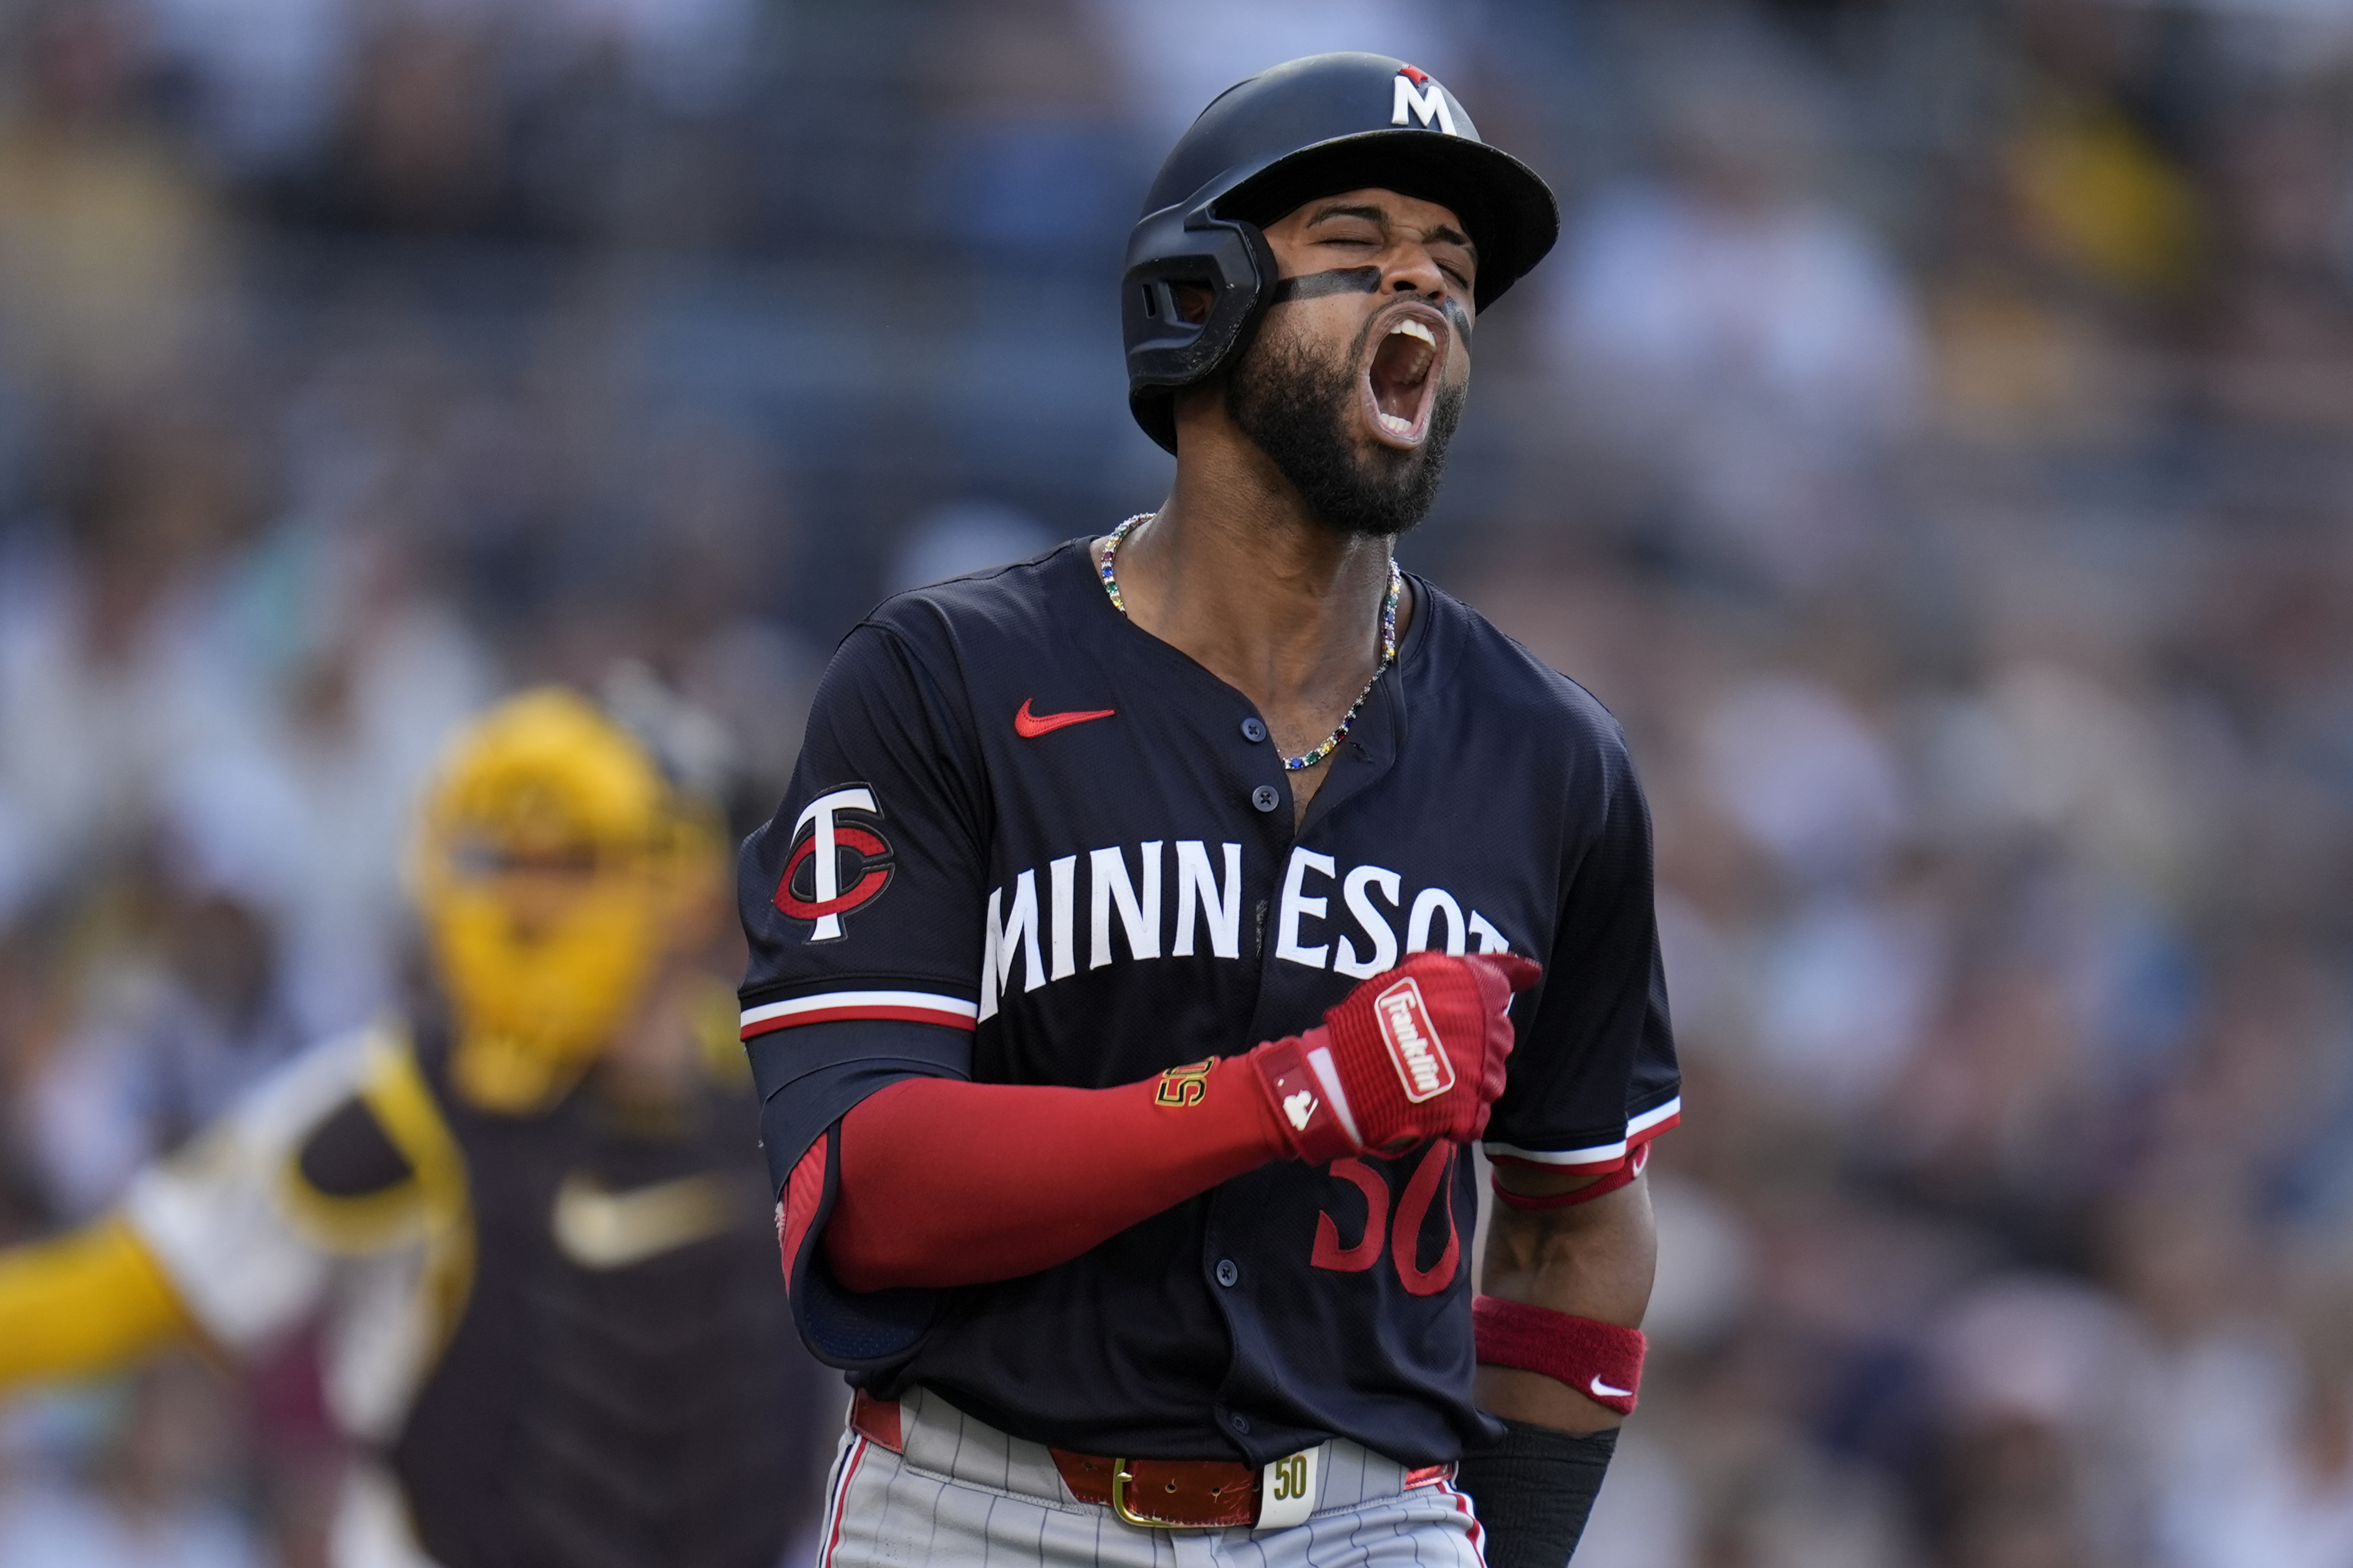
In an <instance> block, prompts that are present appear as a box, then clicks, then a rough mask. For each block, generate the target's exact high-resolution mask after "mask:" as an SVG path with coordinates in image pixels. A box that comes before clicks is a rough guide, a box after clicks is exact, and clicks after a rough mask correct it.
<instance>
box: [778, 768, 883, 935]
mask: <svg viewBox="0 0 2353 1568" xmlns="http://www.w3.org/2000/svg"><path fill="white" fill-rule="evenodd" d="M844 812H856V813H858V814H859V815H860V816H869V817H874V818H877V819H880V818H881V815H882V808H881V805H878V804H876V802H875V799H874V792H873V791H872V790H871V789H869V788H867V787H866V786H865V785H864V784H847V785H844V786H843V787H842V788H840V789H837V790H830V791H828V792H827V793H826V794H824V795H819V796H818V797H817V798H816V799H815V800H813V801H811V802H809V803H808V805H807V808H806V809H804V810H803V811H802V812H801V816H800V820H799V821H798V822H797V823H795V824H794V825H793V847H792V852H791V853H790V854H788V855H786V857H785V872H784V875H783V876H781V877H779V878H777V879H776V908H777V910H780V911H781V912H783V913H785V914H787V915H790V916H791V917H792V918H793V919H795V920H797V921H815V922H816V929H815V930H814V931H810V932H809V937H808V939H809V941H811V942H839V941H840V940H841V938H842V935H843V934H844V933H843V931H842V929H841V917H842V916H844V915H846V914H848V913H849V912H850V911H851V910H855V909H858V908H859V907H860V906H861V905H864V904H868V903H871V902H872V901H873V900H876V899H877V898H880V897H881V893H882V889H884V888H887V887H889V886H890V885H891V873H892V869H893V868H894V867H895V861H894V859H893V858H892V853H891V842H890V840H888V839H886V838H884V837H882V835H881V834H880V833H878V832H876V831H875V830H874V829H872V828H871V827H861V826H857V825H856V824H854V823H848V822H843V821H842V820H840V816H841V814H842V813H844Z"/></svg>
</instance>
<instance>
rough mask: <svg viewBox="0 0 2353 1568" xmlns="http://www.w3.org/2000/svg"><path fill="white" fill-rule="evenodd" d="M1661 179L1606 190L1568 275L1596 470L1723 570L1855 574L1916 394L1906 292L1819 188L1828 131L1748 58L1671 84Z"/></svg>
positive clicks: (1566, 292)
mask: <svg viewBox="0 0 2353 1568" xmlns="http://www.w3.org/2000/svg"><path fill="white" fill-rule="evenodd" d="M1661 114H1662V124H1663V129H1662V153H1663V156H1662V163H1661V167H1660V170H1659V172H1658V174H1656V175H1655V176H1651V177H1644V178H1639V179H1633V180H1629V181H1625V182H1622V183H1620V184H1615V185H1613V186H1611V187H1609V188H1606V189H1604V190H1603V191H1602V192H1600V193H1599V194H1598V195H1596V196H1595V197H1594V199H1593V200H1592V202H1591V203H1590V205H1588V207H1587V209H1586V210H1585V212H1584V213H1583V214H1582V215H1581V216H1579V218H1578V219H1577V225H1576V227H1575V230H1574V232H1573V234H1572V235H1571V237H1570V239H1569V242H1568V247H1567V254H1566V256H1565V257H1564V258H1563V259H1562V263H1561V265H1560V266H1559V268H1558V270H1557V272H1556V288H1557V289H1558V290H1559V300H1560V310H1559V315H1558V319H1557V323H1556V325H1557V331H1558V333H1559V344H1560V353H1561V355H1562V363H1563V365H1564V367H1565V369H1566V371H1567V375H1568V377H1569V382H1570V385H1571V389H1572V394H1573V396H1574V399H1575V402H1574V410H1575V416H1576V418H1577V421H1578V423H1579V426H1581V429H1580V432H1579V433H1580V435H1581V436H1582V437H1583V438H1584V439H1583V441H1582V442H1580V445H1579V451H1580V453H1581V454H1582V455H1583V456H1584V458H1585V459H1586V461H1587V462H1588V463H1589V464H1590V463H1600V462H1608V463H1610V464H1611V465H1612V466H1614V467H1616V468H1620V469H1621V470H1622V471H1620V472H1617V473H1615V474H1612V475H1608V476H1597V478H1599V479H1602V481H1603V482H1610V483H1614V484H1615V485H1616V486H1618V487H1620V489H1621V491H1622V492H1623V493H1622V494H1621V496H1620V500H1619V502H1618V504H1619V505H1620V506H1621V507H1627V508H1631V509H1634V510H1633V512H1632V515H1631V516H1630V519H1629V520H1628V521H1627V522H1626V523H1625V524H1624V526H1628V527H1640V528H1645V529H1651V528H1664V529H1666V530H1669V531H1672V532H1674V533H1676V534H1678V535H1680V537H1681V543H1682V547H1683V548H1684V549H1685V550H1688V551H1692V552H1698V556H1699V558H1700V559H1701V560H1703V561H1714V562H1715V563H1718V564H1719V567H1720V569H1722V570H1725V571H1728V572H1731V573H1733V574H1737V575H1745V576H1752V577H1755V578H1757V579H1758V580H1760V581H1761V582H1762V583H1763V584H1766V585H1767V586H1769V587H1772V588H1775V589H1780V590H1805V589H1811V588H1816V587H1820V585H1822V584H1825V583H1826V582H1828V581H1830V580H1831V579H1832V578H1833V577H1835V576H1836V575H1838V574H1841V572H1843V571H1845V570H1849V569H1851V568H1852V564H1853V562H1854V560H1855V557H1856V556H1857V554H1858V552H1862V551H1863V550H1865V549H1866V548H1868V547H1869V546H1870V545H1871V544H1872V543H1873V536H1874V534H1875V533H1876V532H1877V531H1879V530H1880V529H1881V528H1883V526H1884V524H1885V521H1886V520H1885V518H1884V517H1883V515H1882V513H1883V510H1884V500H1883V496H1882V494H1881V493H1880V492H1879V491H1878V489H1876V488H1875V487H1874V485H1873V479H1875V478H1876V469H1877V468H1878V465H1879V464H1880V463H1882V462H1883V460H1884V458H1885V457H1886V454H1887V449H1888V446H1889V443H1890V442H1892V441H1893V440H1894V437H1897V436H1898V435H1900V434H1901V433H1902V432H1903V431H1904V430H1905V427H1906V426H1907V425H1908V424H1909V422H1910V419H1911V417H1912V415H1913V412H1914V409H1915V405H1916V403H1917V401H1918V398H1919V391H1920V386H1919V384H1920V379H1921V374H1922V369H1923V364H1922V349H1921V344H1920V342H1919V333H1918V329H1917V327H1916V326H1915V322H1914V320H1913V311H1912V306H1911V302H1910V300H1909V299H1908V290H1907V289H1906V287H1905V283H1904V282H1903V280H1902V279H1900V278H1899V277H1898V276H1897V275H1896V274H1895V273H1894V270H1893V269H1892V268H1891V267H1890V266H1889V264H1888V262H1887V259H1886V258H1885V257H1884V255H1883V253H1882V252H1881V250H1880V248H1879V247H1878V246H1877V245H1876V244H1875V243H1874V242H1873V240H1872V239H1871V238H1870V237H1868V236H1867V235H1866V234H1865V232H1864V231H1863V230H1862V228H1861V226H1858V225H1857V224H1856V223H1855V222H1854V221H1853V220H1852V218H1851V217H1849V216H1846V215H1844V214H1842V213H1841V212H1840V211H1839V210H1838V209H1837V208H1835V207H1834V206H1832V205H1829V204H1828V203H1827V202H1825V201H1824V200H1822V198H1821V196H1820V195H1819V188H1820V184H1821V175H1820V172H1819V170H1818V164H1819V163H1820V159H1821V156H1822V152H1821V147H1820V142H1821V141H1822V139H1823V131H1822V129H1821V127H1820V125H1819V124H1818V123H1817V114H1816V111H1815V110H1814V107H1813V105H1812V104H1811V103H1810V101H1809V99H1808V96H1807V95H1806V94H1805V93H1804V92H1803V90H1802V89H1801V88H1800V87H1799V84H1798V83H1797V82H1796V81H1795V80H1794V79H1792V78H1791V76H1790V75H1789V74H1788V73H1787V72H1786V71H1784V70H1781V69H1777V68H1774V67H1773V65H1772V64H1771V63H1770V62H1769V61H1768V60H1766V59H1762V58H1752V57H1751V56H1749V55H1748V54H1746V53H1745V52H1744V53H1741V54H1737V55H1731V56H1726V57H1725V58H1717V59H1711V60H1703V61H1699V62H1694V63H1693V64H1691V65H1689V66H1687V67H1684V68H1683V71H1682V72H1681V73H1679V74H1678V75H1677V77H1676V79H1674V80H1672V82H1671V84H1670V86H1669V88H1668V89H1667V91H1666V97H1665V103H1664V106H1663V108H1662V111H1661Z"/></svg>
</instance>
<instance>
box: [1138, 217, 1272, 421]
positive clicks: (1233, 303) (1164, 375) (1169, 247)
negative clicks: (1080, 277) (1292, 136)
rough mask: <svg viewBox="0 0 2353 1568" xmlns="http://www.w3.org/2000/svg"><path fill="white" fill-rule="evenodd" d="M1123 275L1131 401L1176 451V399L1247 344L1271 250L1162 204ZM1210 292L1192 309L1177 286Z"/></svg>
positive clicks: (1254, 238)
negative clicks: (1203, 307) (1204, 305)
mask: <svg viewBox="0 0 2353 1568" xmlns="http://www.w3.org/2000/svg"><path fill="white" fill-rule="evenodd" d="M1128 258H1129V260H1128V266H1127V268H1126V270H1125V271H1124V273H1123V274H1122V276H1121V279H1120V282H1121V289H1120V318H1121V320H1120V325H1121V328H1122V331H1123V335H1124V337H1125V339H1126V342H1127V380H1128V388H1129V391H1128V403H1129V405H1130V406H1131V407H1133V408H1134V410H1135V416H1136V419H1137V420H1138V422H1139V423H1141V424H1142V425H1143V426H1144V427H1145V431H1146V432H1148V433H1149V434H1150V435H1151V437H1152V438H1153V439H1154V440H1155V441H1157V442H1159V443H1160V445H1161V446H1163V447H1166V448H1167V449H1168V450H1169V451H1171V452H1174V451H1175V450H1176V410H1175V406H1174V404H1175V394H1176V391H1177V389H1178V388H1180V387H1186V386H1191V385H1193V384H1196V383H1198V382H1201V381H1205V380H1207V379H1208V377H1209V376H1211V375H1212V374H1215V373H1216V372H1217V371H1218V370H1219V368H1220V367H1222V366H1223V365H1225V364H1227V363H1229V362H1230V361H1231V360H1232V359H1233V358H1234V357H1235V356H1236V355H1238V354H1240V352H1241V351H1242V349H1243V348H1245V347H1246V346H1248V344H1249V342H1250V334H1251V333H1252V332H1254V331H1257V329H1258V323H1259V321H1260V320H1261V318H1262V317H1263V316H1264V315H1265V314H1266V310H1267V306H1268V304H1269V302H1270V301H1271V299H1272V296H1273V293H1274V287H1273V286H1274V279H1275V272H1276V267H1275V260H1274V249H1273V247H1271V246H1270V245H1268V244H1267V242H1266V236H1265V235H1264V234H1262V233H1261V232H1260V231H1259V228H1258V226H1257V225H1255V224H1250V223H1244V222H1241V221H1240V220H1239V219H1233V218H1221V217H1218V216H1213V215H1212V214H1211V213H1210V211H1209V210H1208V207H1207V206H1206V205H1205V206H1201V207H1197V208H1195V209H1194V210H1193V211H1191V212H1190V213H1187V212H1186V211H1184V210H1183V209H1182V208H1178V207H1168V208H1165V209H1163V210H1162V211H1160V212H1156V213H1153V214H1151V215H1149V216H1146V217H1145V219H1144V221H1143V222H1141V223H1139V224H1137V225H1136V226H1135V232H1134V234H1133V235H1132V236H1131V237H1129V241H1128ZM1180 285H1191V286H1192V287H1193V288H1196V289H1202V290H1204V291H1206V292H1207V293H1208V310H1207V311H1206V312H1192V313H1193V314H1194V315H1195V319H1192V320H1187V315H1188V311H1187V309H1186V302H1185V301H1184V300H1180V298H1179V297H1178V294H1177V288H1178V286H1180Z"/></svg>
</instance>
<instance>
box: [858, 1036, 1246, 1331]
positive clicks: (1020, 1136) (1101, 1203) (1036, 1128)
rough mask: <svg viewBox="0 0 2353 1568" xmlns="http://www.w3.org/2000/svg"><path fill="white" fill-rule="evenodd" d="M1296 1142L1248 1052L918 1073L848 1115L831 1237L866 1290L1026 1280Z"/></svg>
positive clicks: (870, 1099) (860, 1287) (880, 1091)
mask: <svg viewBox="0 0 2353 1568" xmlns="http://www.w3.org/2000/svg"><path fill="white" fill-rule="evenodd" d="M1290 1152H1291V1147H1290V1144H1289V1143H1288V1142H1285V1140H1284V1138H1283V1135H1282V1127H1281V1126H1280V1124H1278V1123H1277V1122H1276V1121H1275V1115H1274V1108H1273V1107H1272V1106H1271V1105H1270V1104H1269V1103H1268V1102H1267V1097H1266V1093H1265V1091H1264V1090H1263V1089H1261V1087H1260V1086H1259V1084H1258V1082H1257V1068H1255V1067H1254V1066H1253V1065H1252V1064H1251V1063H1250V1061H1249V1060H1248V1059H1247V1058H1240V1057H1237V1058H1232V1059H1230V1060H1227V1061H1220V1062H1218V1063H1216V1064H1215V1065H1214V1066H1212V1067H1210V1068H1208V1069H1207V1071H1202V1070H1200V1069H1198V1068H1176V1070H1175V1071H1173V1072H1168V1073H1163V1074H1162V1075H1161V1076H1160V1077H1158V1078H1155V1079H1145V1081H1143V1082H1142V1083H1130V1084H1123V1085H1121V1086H1120V1087H1118V1088H1117V1089H1061V1088H1057V1087H1053V1086H1050V1085H1043V1084H997V1083H962V1082H958V1081H957V1080H955V1079H937V1078H917V1079H902V1080H900V1081H899V1082H897V1083H894V1084H892V1085H891V1086H889V1087H888V1088H886V1089H878V1090H876V1091H875V1092H874V1093H873V1094H872V1095H870V1096H869V1097H868V1098H867V1099H865V1100H861V1101H860V1103H859V1104H858V1106H857V1108H856V1109H854V1110H851V1111H850V1112H849V1115H848V1116H845V1117H843V1118H842V1121H841V1181H840V1186H839V1191H838V1192H837V1194H836V1195H835V1198H834V1208H833V1215H832V1217H831V1218H830V1219H828V1221H827V1222H826V1227H825V1237H824V1240H823V1242H822V1243H821V1245H822V1246H823V1247H824V1248H825V1255H826V1258H827V1261H828V1262H829V1263H831V1264H832V1265H833V1272H834V1276H835V1278H837V1279H839V1280H840V1281H841V1282H842V1283H843V1284H844V1285H846V1286H848V1287H849V1289H852V1290H861V1291H863V1290H881V1289H891V1288H892V1287H896V1286H908V1285H914V1286H926V1287H932V1288H935V1289H936V1288H939V1287H944V1286H949V1285H978V1284H983V1283H986V1282H987V1281H989V1280H992V1279H1015V1278H1017V1277H1018V1276H1020V1275H1023V1274H1034V1273H1036V1272H1037V1271H1038V1270H1039V1269H1040V1268H1051V1267H1052V1266H1053V1265H1055V1264H1057V1263H1062V1262H1067V1261H1068V1260H1070V1259H1071V1258H1076V1257H1077V1256H1078V1255H1079V1254H1080V1253H1082V1252H1084V1251H1086V1250H1087V1248H1089V1247H1093V1246H1095V1245H1096V1244H1097V1243H1099V1242H1103V1241H1107V1240H1109V1239H1110V1238H1111V1237H1113V1236H1116V1235H1118V1234H1119V1233H1120V1232H1121V1231H1123V1230H1125V1229H1126V1228H1127V1227H1128V1226H1131V1225H1134V1224H1135V1223H1136V1222H1137V1221H1138V1220H1142V1219H1146V1218H1149V1217H1150V1216H1152V1215H1155V1214H1158V1213H1159V1212H1160V1211H1161V1210H1163V1209H1165V1208H1167V1207H1169V1206H1171V1205H1175V1204H1177V1203H1181V1202H1183V1201H1184V1200H1185V1199H1187V1198H1189V1197H1191V1196H1192V1195H1193V1194H1196V1193H1200V1192H1206V1191H1208V1189H1209V1188H1211V1187H1213V1186H1215V1185H1217V1184H1219V1182H1222V1181H1225V1180H1226V1179H1228V1178H1229V1177H1231V1176H1238V1175H1240V1174H1241V1173H1243V1172H1244V1171H1250V1170H1255V1169H1257V1168H1258V1167H1259V1166H1261V1165H1263V1164H1265V1163H1267V1162H1269V1161H1270V1160H1277V1159H1282V1158H1283V1157H1285V1156H1286V1155H1288V1154H1289V1153H1290Z"/></svg>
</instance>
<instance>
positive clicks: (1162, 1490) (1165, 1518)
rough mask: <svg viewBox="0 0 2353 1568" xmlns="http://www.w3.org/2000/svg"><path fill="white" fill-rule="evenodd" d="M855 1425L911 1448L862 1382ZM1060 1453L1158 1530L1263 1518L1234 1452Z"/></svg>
mask: <svg viewBox="0 0 2353 1568" xmlns="http://www.w3.org/2000/svg"><path fill="white" fill-rule="evenodd" d="M849 1425H850V1427H851V1429H852V1430H854V1431H855V1432H857V1433H858V1435H859V1436H861V1437H864V1438H866V1439H867V1440H868V1441H869V1442H871V1443H875V1444H878V1445H880V1446H881V1447H885V1448H888V1449H890V1450H891V1451H892V1453H894V1454H898V1453H904V1452H905V1451H906V1449H905V1439H904V1437H903V1436H902V1431H901V1426H900V1420H899V1402H898V1401H897V1400H895V1399H876V1398H874V1397H873V1396H872V1395H871V1394H868V1393H867V1392H866V1391H865V1390H864V1389H862V1388H861V1389H860V1390H859V1391H858V1394H857V1397H856V1398H854V1399H853V1400H851V1402H850V1406H849ZM1046 1451H1047V1452H1048V1453H1050V1454H1051V1455H1052V1456H1053V1457H1054V1468H1056V1469H1057V1470H1059V1471H1060V1472H1061V1476H1062V1484H1063V1485H1064V1486H1066V1487H1068V1488H1070V1489H1071V1496H1072V1497H1074V1498H1076V1499H1077V1500H1079V1501H1081V1502H1083V1503H1092V1504H1094V1505H1096V1506H1097V1507H1100V1508H1108V1509H1110V1510H1112V1511H1113V1513H1115V1514H1117V1515H1118V1516H1119V1517H1120V1519H1121V1520H1123V1521H1125V1522H1126V1523H1129V1524H1134V1525H1141V1526H1143V1527H1145V1528H1146V1529H1155V1530H1226V1529H1230V1528H1232V1527H1233V1526H1236V1525H1251V1524H1256V1523H1257V1522H1258V1511H1259V1489H1260V1485H1261V1480H1260V1473H1259V1471H1258V1470H1256V1469H1254V1468H1251V1467H1250V1466H1248V1465H1241V1464H1236V1463H1235V1462H1233V1461H1232V1460H1230V1459H1119V1458H1109V1457H1107V1456H1104V1455H1101V1454H1081V1453H1076V1452H1073V1451H1072V1450H1071V1449H1069V1448H1053V1447H1050V1448H1048V1449H1047V1450H1046ZM1453 1474H1454V1467H1453V1466H1452V1465H1424V1466H1422V1467H1421V1468H1419V1469H1412V1470H1408V1471H1407V1472H1406V1476H1405V1485H1406V1489H1408V1490H1411V1489H1414V1488H1416V1487H1430V1486H1436V1485H1438V1484H1439V1483H1440V1481H1444V1480H1448V1479H1451V1478H1452V1477H1453Z"/></svg>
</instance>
